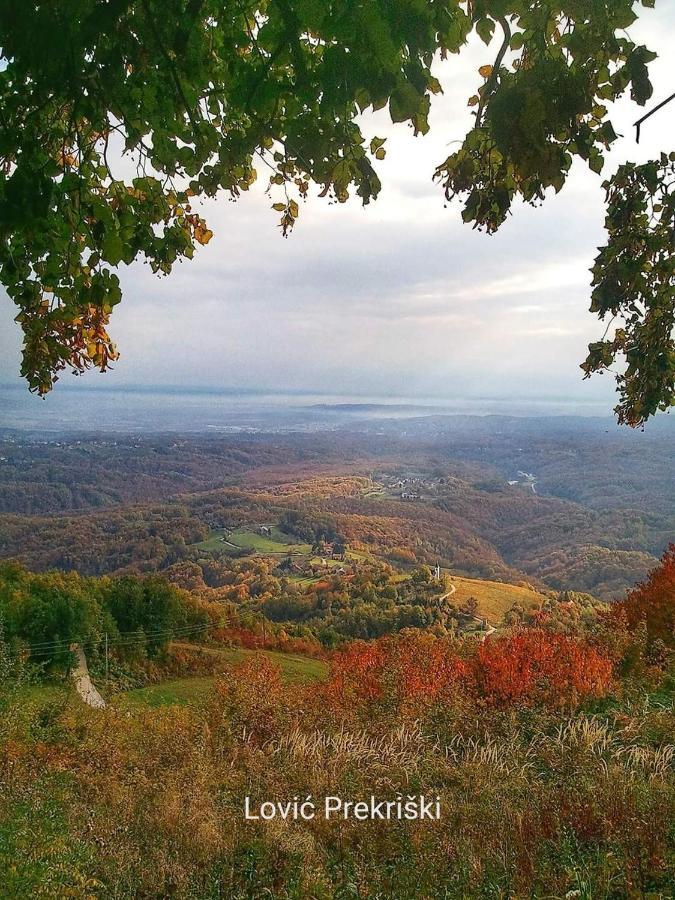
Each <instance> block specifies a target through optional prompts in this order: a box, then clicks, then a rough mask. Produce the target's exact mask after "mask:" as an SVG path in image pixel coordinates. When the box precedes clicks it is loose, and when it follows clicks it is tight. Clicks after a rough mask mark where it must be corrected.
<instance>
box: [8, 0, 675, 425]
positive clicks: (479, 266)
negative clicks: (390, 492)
mask: <svg viewBox="0 0 675 900" xmlns="http://www.w3.org/2000/svg"><path fill="white" fill-rule="evenodd" d="M658 7H659V4H657V9H655V10H649V9H642V10H641V16H640V20H639V22H638V23H636V25H635V26H634V27H633V28H631V30H630V33H631V36H632V37H633V39H634V40H636V41H639V42H643V43H645V44H647V45H648V46H649V47H650V48H651V49H653V50H655V51H656V52H658V53H660V58H659V59H658V60H656V62H655V63H653V64H652V67H651V74H652V81H653V84H654V97H653V100H652V102H651V104H650V105H653V104H655V103H657V102H658V101H660V100H661V99H664V98H665V97H666V96H668V94H670V93H671V92H672V79H671V77H670V76H671V71H670V66H669V64H668V58H667V52H668V49H669V47H670V46H673V44H674V43H675V10H673V9H672V8H671V9H670V10H668V9H666V4H665V3H661V5H660V8H658ZM493 56H494V49H493V48H486V47H484V46H483V45H482V44H481V43H480V42H474V43H473V44H472V45H471V48H470V50H469V51H468V52H466V53H464V54H462V56H461V57H459V58H451V59H450V60H448V61H447V62H444V63H442V64H439V65H438V67H437V73H436V74H437V76H438V77H439V79H440V80H441V83H442V85H443V89H444V91H445V93H444V95H443V96H442V97H439V98H435V100H434V102H433V103H432V112H431V117H430V122H431V131H430V133H429V134H428V135H427V136H426V137H419V138H414V137H413V136H412V132H411V131H410V130H409V129H408V128H407V127H406V126H402V125H396V126H394V125H392V124H391V122H390V121H389V116H388V113H387V111H386V110H384V111H381V112H379V113H377V114H375V115H369V116H367V117H365V119H364V121H366V129H365V131H366V134H367V135H368V136H369V137H372V136H375V135H377V136H380V137H386V138H387V143H386V149H387V158H386V160H384V161H383V162H381V163H379V168H378V172H379V174H380V177H381V179H382V183H383V188H382V193H381V195H380V198H379V199H378V200H377V201H376V202H375V203H373V204H371V205H370V206H369V207H366V208H365V209H364V208H363V207H361V206H360V201H359V198H357V197H352V198H350V201H349V202H348V203H347V204H345V205H342V206H340V205H329V204H328V203H327V201H326V200H321V199H318V198H317V197H316V193H317V191H316V190H314V191H313V195H312V196H311V197H310V200H309V201H308V202H307V203H306V204H302V205H301V209H300V218H299V220H298V223H297V225H296V228H295V232H294V233H293V234H292V235H291V237H290V238H289V239H288V240H283V239H282V237H281V235H280V232H279V229H278V227H277V224H278V216H277V214H276V213H274V212H273V211H272V210H271V209H270V205H271V202H272V201H271V199H270V198H269V197H268V196H266V194H265V187H266V184H267V178H266V176H265V171H264V166H262V165H261V167H260V169H259V172H258V178H259V180H258V183H257V185H256V186H255V188H254V189H253V190H252V191H251V192H250V193H249V195H248V196H247V195H243V196H242V197H241V198H240V200H239V201H238V202H237V203H236V204H233V203H230V202H228V201H227V199H226V198H225V197H224V196H221V197H220V198H219V199H218V200H216V201H212V202H209V203H205V204H204V205H203V206H202V207H201V209H203V210H204V212H205V213H206V218H207V220H208V222H209V225H210V227H211V228H212V229H213V230H214V232H215V236H214V238H213V240H212V241H211V243H210V244H209V245H208V246H206V247H204V248H200V249H199V251H198V253H197V254H196V256H195V259H194V260H193V261H192V262H185V263H183V264H179V265H177V266H176V267H175V269H174V272H173V273H172V275H171V276H169V277H168V278H163V279H159V278H157V277H156V276H153V275H152V274H151V272H150V270H149V268H148V267H146V266H143V265H142V264H134V265H132V266H131V267H128V268H126V267H124V266H122V267H121V268H120V270H119V274H120V278H121V281H122V286H123V291H124V298H123V301H122V303H121V305H120V306H119V307H118V308H117V309H116V310H115V311H114V314H113V317H112V320H111V328H110V331H111V334H112V336H113V339H114V340H115V341H116V342H117V343H118V344H119V346H120V349H121V352H122V356H121V359H120V361H119V362H118V363H117V364H116V365H115V368H114V371H111V372H109V373H107V374H106V375H105V376H101V375H98V374H96V373H88V374H87V375H86V376H84V378H82V379H74V378H72V377H71V376H69V375H68V374H67V373H64V374H63V375H62V377H61V380H60V382H59V383H58V385H57V386H56V388H55V391H56V392H59V391H60V390H63V388H64V387H66V389H67V390H68V392H69V393H70V391H71V390H77V389H80V388H81V387H83V386H86V387H87V388H89V387H92V388H93V387H105V388H107V389H113V390H114V389H115V388H118V387H119V388H123V387H130V386H138V385H147V386H150V385H178V386H182V387H198V386H199V387H206V388H228V389H231V388H240V389H251V388H262V389H265V388H269V389H274V390H304V391H308V392H322V393H332V394H337V395H361V396H364V395H365V396H369V395H372V396H378V395H385V396H401V397H444V398H445V397H447V398H450V397H481V396H483V397H493V396H521V397H542V396H556V397H569V398H573V399H576V400H578V401H579V402H580V403H585V402H589V403H590V402H593V403H599V404H603V405H604V404H606V409H607V412H608V413H609V412H610V411H611V409H612V407H613V406H614V404H615V397H614V382H613V380H612V379H611V378H610V377H609V376H605V377H604V378H598V377H596V378H594V379H592V380H591V381H586V382H584V381H582V375H581V372H580V370H579V363H580V362H581V361H582V359H583V358H584V357H585V355H586V346H587V344H588V343H589V341H592V340H597V339H599V338H600V337H601V336H602V332H603V326H602V325H601V323H599V322H598V320H597V319H596V318H595V317H594V316H593V315H592V314H590V313H589V312H588V306H589V302H590V301H589V297H590V287H589V284H590V274H589V271H588V270H589V268H590V267H591V265H592V263H593V259H594V257H595V255H596V248H597V247H598V246H599V245H601V244H602V243H604V239H605V238H604V229H603V219H604V203H603V191H602V187H601V182H602V178H598V177H597V176H595V175H593V174H592V173H590V172H589V171H588V170H587V169H584V167H583V166H581V165H580V164H578V163H577V164H575V168H574V170H573V172H572V175H571V176H570V178H569V180H568V183H567V185H566V187H565V188H564V190H563V191H562V193H561V194H560V195H559V196H553V195H551V196H549V197H548V198H547V201H546V203H545V204H544V206H543V207H542V208H539V209H533V208H531V207H529V206H518V207H517V208H516V210H515V215H514V216H513V217H512V218H511V219H510V220H509V221H508V222H507V223H506V224H505V225H504V226H503V228H502V230H501V231H500V233H499V234H497V235H496V236H494V237H487V236H486V235H484V234H480V233H478V232H474V231H472V230H471V228H470V227H469V226H466V225H464V224H462V222H461V217H460V211H459V206H458V204H448V205H447V206H448V208H445V206H446V204H445V203H444V198H443V194H442V190H441V188H440V186H439V185H438V184H433V183H432V180H431V176H432V174H433V171H434V169H435V166H436V165H437V164H438V163H440V162H441V161H442V160H443V159H445V157H446V156H447V155H448V153H449V152H450V149H451V148H450V145H451V144H453V142H456V141H459V140H461V138H462V137H463V136H464V134H465V132H466V130H467V129H468V127H469V126H470V122H471V118H470V117H471V111H470V109H469V108H468V107H467V105H466V103H467V99H468V97H469V96H470V95H471V94H472V93H474V91H475V88H476V87H477V85H478V84H479V83H480V81H481V79H480V76H479V75H478V72H477V69H478V67H479V66H480V65H482V64H483V63H486V62H490V61H492V57H493ZM674 114H675V110H674V109H673V108H671V107H667V108H665V109H664V110H663V112H662V113H660V114H659V115H657V116H655V117H654V118H652V119H651V120H650V121H649V123H648V124H647V125H646V126H645V127H644V129H643V134H642V140H641V144H640V145H639V146H637V145H636V143H635V131H634V128H633V127H632V125H633V122H634V121H635V119H636V118H638V117H639V115H640V112H639V107H637V106H636V105H635V104H633V103H631V102H630V100H624V101H623V102H622V103H621V104H618V105H617V107H616V109H615V111H614V113H613V121H614V125H615V127H616V130H617V132H618V133H619V134H621V135H623V140H620V141H618V142H617V145H616V150H615V151H614V152H613V153H612V154H611V155H610V156H609V157H608V161H607V164H606V167H605V172H604V174H605V175H608V174H610V173H612V172H613V171H614V170H615V169H616V167H617V165H618V164H620V163H621V162H623V161H624V160H626V159H630V160H632V161H635V162H641V161H644V160H646V159H648V158H652V157H653V156H654V155H655V154H658V153H660V152H661V151H662V150H666V149H671V147H670V142H669V141H668V142H667V141H666V139H667V138H671V137H672V134H673V130H674V129H673V116H674ZM13 316H14V311H13V307H12V305H11V303H10V302H9V300H8V298H7V296H6V294H5V293H4V291H2V290H0V382H3V383H5V384H6V383H10V384H20V383H21V380H20V379H19V377H18V374H17V373H18V371H19V366H20V350H21V334H20V329H19V327H18V326H17V325H15V324H14V322H13ZM36 403H37V400H36ZM46 403H47V404H48V403H49V398H47V401H46Z"/></svg>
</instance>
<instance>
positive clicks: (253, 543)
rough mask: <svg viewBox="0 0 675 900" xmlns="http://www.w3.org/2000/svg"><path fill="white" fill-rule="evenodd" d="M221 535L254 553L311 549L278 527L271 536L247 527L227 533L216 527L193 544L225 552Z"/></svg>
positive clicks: (295, 551)
mask: <svg viewBox="0 0 675 900" xmlns="http://www.w3.org/2000/svg"><path fill="white" fill-rule="evenodd" d="M223 537H225V539H226V540H227V541H228V543H229V544H234V546H235V547H240V548H241V549H242V550H251V551H253V552H255V553H284V554H286V553H291V554H296V553H309V552H310V551H311V549H312V548H311V547H310V545H309V544H301V543H297V541H295V540H294V539H293V538H292V537H289V535H287V534H284V533H283V532H282V531H279V529H278V528H273V529H272V536H271V537H269V538H268V537H265V536H264V535H262V534H258V532H257V531H251V530H249V529H248V528H238V529H237V530H236V531H232V532H230V533H229V534H228V533H227V532H226V531H224V530H223V529H217V530H215V531H213V532H212V533H211V534H210V535H209V536H208V538H207V539H206V540H205V541H201V542H200V543H199V544H195V545H194V546H195V548H196V549H198V550H210V551H213V550H217V551H220V552H223V553H226V552H227V549H228V544H226V543H223V541H222V538H223Z"/></svg>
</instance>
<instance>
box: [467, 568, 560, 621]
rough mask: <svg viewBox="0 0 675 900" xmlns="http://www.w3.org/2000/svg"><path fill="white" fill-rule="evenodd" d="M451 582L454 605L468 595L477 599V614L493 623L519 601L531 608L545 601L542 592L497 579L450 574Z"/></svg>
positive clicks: (499, 619) (524, 606)
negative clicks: (484, 579) (453, 587)
mask: <svg viewBox="0 0 675 900" xmlns="http://www.w3.org/2000/svg"><path fill="white" fill-rule="evenodd" d="M452 584H453V585H455V588H456V592H455V594H454V595H453V597H452V598H451V600H452V603H454V604H455V605H456V606H462V604H464V603H466V601H467V600H468V599H469V598H470V597H475V599H476V600H477V601H478V613H477V614H478V615H479V616H484V617H485V618H486V619H487V620H488V621H489V622H492V623H493V624H494V625H499V623H500V622H501V621H502V619H503V618H504V614H505V613H506V612H508V610H509V609H511V607H512V606H513V605H514V603H519V604H520V605H521V606H522V607H523V608H524V609H533V608H535V607H538V606H541V604H542V603H544V602H545V601H546V597H545V596H544V595H543V594H539V593H538V592H537V591H535V590H533V589H532V588H528V587H519V586H518V585H515V584H502V583H501V582H497V581H477V580H476V579H474V578H457V577H455V576H452Z"/></svg>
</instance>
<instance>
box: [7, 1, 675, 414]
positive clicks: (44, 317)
mask: <svg viewBox="0 0 675 900" xmlns="http://www.w3.org/2000/svg"><path fill="white" fill-rule="evenodd" d="M639 5H642V6H653V5H654V0H641V4H638V3H636V2H634V0H556V2H555V3H550V2H542V0H377V2H367V3H355V2H353V0H237V2H229V0H107V2H101V0H60V2H59V3H50V2H46V0H25V2H22V3H16V2H15V0H0V47H1V50H0V69H1V71H0V281H1V282H2V284H3V285H4V286H5V288H6V290H7V292H8V293H9V296H10V297H11V299H12V300H13V301H14V303H15V304H16V305H17V306H18V308H19V313H18V316H17V321H18V322H19V323H20V325H21V327H22V329H23V332H24V355H23V363H22V374H23V375H24V376H25V377H26V378H27V380H28V384H29V386H30V388H31V389H32V390H34V391H37V392H39V393H42V394H44V393H46V392H47V391H49V390H50V388H51V387H52V385H53V383H54V381H55V380H56V379H57V377H58V373H59V372H60V371H62V370H63V369H65V368H68V367H70V368H72V370H73V371H75V372H81V371H84V370H85V369H87V368H89V367H92V366H93V367H96V368H98V369H100V370H105V369H106V367H107V366H108V365H109V363H110V361H111V360H114V359H116V358H117V349H116V347H115V345H114V344H113V342H112V341H111V339H110V337H109V335H108V332H107V326H108V321H109V317H110V314H111V312H112V310H113V308H114V306H115V305H116V304H117V303H118V302H119V301H120V299H121V291H120V283H119V279H118V276H117V274H116V272H115V268H116V267H117V266H118V265H119V264H120V263H122V262H123V263H125V264H130V263H131V262H133V261H134V260H135V259H138V258H141V259H144V260H145V261H146V262H148V263H149V264H150V266H151V267H152V269H153V270H154V271H155V272H158V273H165V274H168V273H169V272H170V271H171V268H172V266H173V264H174V263H175V261H176V260H177V259H179V258H181V257H187V258H191V257H192V256H193V254H194V251H195V249H196V246H197V245H199V244H205V243H207V242H208V241H209V240H210V239H211V237H212V232H211V230H210V229H209V227H208V224H207V223H206V221H205V220H204V219H203V218H202V216H200V214H199V212H198V210H197V208H196V204H197V202H198V199H199V198H203V197H213V196H215V195H216V194H218V193H219V192H227V193H228V194H229V195H230V197H231V198H237V197H238V196H239V195H240V194H241V192H243V191H247V190H248V189H249V188H250V186H251V184H252V183H253V182H254V181H255V180H256V177H257V175H258V172H261V173H263V174H264V175H265V177H269V181H270V187H271V193H272V195H273V196H272V198H271V199H272V206H273V208H274V209H275V210H276V211H277V212H278V213H279V215H280V217H281V220H280V225H281V230H282V232H283V234H284V235H286V234H288V232H289V231H290V229H291V228H292V227H293V224H294V223H295V220H296V219H297V217H298V214H299V201H300V200H301V199H302V198H305V197H306V196H307V195H308V192H309V191H310V187H311V185H312V184H314V185H318V186H319V187H320V191H319V196H321V197H329V198H331V199H333V200H337V201H339V202H344V201H346V200H347V199H348V198H349V196H350V194H356V195H357V196H358V197H359V198H360V200H361V202H362V203H364V204H367V203H369V202H370V201H371V200H373V199H374V198H375V197H376V196H377V194H378V192H379V190H380V181H379V178H378V176H377V172H376V166H377V162H378V160H381V159H382V158H384V155H385V147H384V146H383V145H384V141H383V140H382V139H381V138H377V137H375V136H370V135H365V134H364V133H363V130H362V127H361V125H360V122H359V120H358V116H359V114H360V113H361V112H363V111H365V110H368V109H374V110H377V109H381V108H383V107H385V106H388V109H389V112H390V115H391V118H392V120H393V121H394V122H403V123H408V124H409V125H410V126H411V127H412V128H413V129H414V132H415V134H425V133H426V132H427V131H428V129H429V123H428V113H429V110H430V104H431V100H432V97H433V95H435V94H438V93H439V92H440V91H441V90H442V85H441V83H440V82H439V80H438V79H437V77H436V76H435V75H434V74H433V70H434V68H435V64H436V62H437V61H438V59H439V58H444V57H447V56H448V54H457V53H460V52H461V51H462V48H463V47H464V46H465V44H466V42H467V40H468V38H469V36H470V35H471V34H472V33H473V32H476V33H477V34H478V35H479V37H480V38H481V39H482V40H483V41H484V42H485V44H486V45H487V44H490V43H491V41H492V38H493V36H494V35H498V38H497V43H498V45H499V49H498V52H497V53H496V57H495V58H494V59H493V60H492V61H491V63H490V64H487V63H486V65H484V66H482V67H481V69H480V75H479V78H478V79H477V80H478V81H479V82H480V86H479V87H478V89H477V92H476V93H475V95H474V96H472V97H471V98H469V104H470V105H471V106H473V107H474V109H475V121H474V124H473V127H472V128H471V130H470V131H469V133H468V134H467V136H466V138H465V140H464V142H463V144H462V146H461V147H460V148H459V149H458V150H457V151H456V152H454V153H452V154H451V155H450V156H449V157H448V159H446V160H445V161H444V162H441V163H440V164H439V165H438V168H437V170H436V173H435V174H436V178H437V179H438V181H439V182H440V183H441V186H442V188H443V189H444V191H445V194H446V196H447V197H448V198H454V197H459V198H460V199H461V202H462V204H463V213H462V215H463V218H464V220H465V221H466V222H468V223H472V224H473V225H474V227H476V228H480V229H484V230H485V231H487V232H488V233H491V232H494V231H496V230H497V229H498V228H499V227H500V226H501V225H502V223H503V222H504V221H505V219H506V217H507V215H508V214H509V212H510V210H511V207H512V205H513V203H514V201H515V200H517V199H522V200H524V201H526V202H528V203H532V204H538V203H540V202H542V201H543V200H544V197H545V194H546V192H547V190H548V189H549V188H552V189H553V190H554V191H559V190H561V189H562V188H563V186H564V184H565V181H566V178H567V176H568V173H569V171H570V167H571V165H572V162H573V160H574V159H575V157H578V158H581V159H582V160H584V161H586V162H587V164H588V165H589V166H590V168H591V169H592V170H594V171H596V172H598V173H599V172H600V171H601V169H602V167H603V159H604V152H605V151H606V150H607V149H608V148H609V147H611V145H612V144H613V143H614V142H615V141H616V140H617V134H616V132H615V130H614V128H613V126H612V123H611V121H610V119H609V116H608V107H607V104H608V103H611V102H612V101H613V100H616V99H617V98H618V97H620V96H622V95H623V94H624V93H626V92H630V95H631V97H632V98H633V100H634V101H635V102H636V103H638V104H645V103H646V102H647V101H648V100H649V98H650V96H651V94H652V87H651V84H650V80H649V74H648V64H649V62H650V61H651V60H653V59H654V56H655V55H654V54H653V53H652V52H651V51H650V50H648V49H647V48H646V47H644V46H639V45H636V44H635V43H633V41H632V40H631V39H630V37H629V36H628V34H627V33H626V31H625V29H626V28H628V27H629V26H630V25H631V24H632V23H633V22H634V21H635V19H636V12H635V9H634V7H636V6H639ZM674 161H675V155H671V156H667V155H664V156H663V158H662V159H660V160H657V161H654V162H652V163H649V164H648V165H646V166H632V165H630V164H627V165H626V166H624V167H622V168H621V169H620V171H619V172H618V174H617V175H616V177H615V178H613V179H611V180H610V181H608V182H607V183H606V190H607V196H608V207H609V209H608V219H607V226H608V232H609V241H608V245H607V246H606V247H605V248H604V249H603V250H602V251H601V253H600V256H599V257H598V261H597V265H596V267H595V269H594V285H595V288H594V293H593V305H592V310H593V311H594V312H596V313H597V314H598V315H599V316H600V317H601V318H605V317H606V316H611V317H612V319H611V320H610V326H609V328H608V332H609V329H610V328H611V327H613V326H612V322H613V321H614V320H615V319H616V320H618V323H619V324H618V325H617V327H616V331H615V333H614V334H613V335H609V333H608V334H607V335H606V339H605V340H603V341H601V342H599V343H597V344H594V345H592V347H591V348H590V355H589V357H588V359H587V361H586V362H585V364H584V369H585V371H586V373H587V374H591V373H593V372H596V371H602V370H603V369H607V368H609V367H610V366H612V365H613V364H614V363H615V362H616V361H617V360H618V361H619V364H620V365H621V364H622V360H623V359H624V357H625V360H626V368H625V371H624V372H623V373H622V374H620V375H619V376H618V385H619V391H620V397H621V402H620V405H619V407H618V408H617V411H618V414H619V418H620V419H621V420H623V421H626V422H629V423H630V424H640V423H642V422H644V421H645V420H646V419H647V418H648V417H649V416H650V415H651V414H653V413H654V412H655V411H656V410H657V409H665V408H667V407H668V406H670V405H671V404H672V403H673V397H674V390H673V374H674V372H675V345H674V343H673V340H672V327H673V319H674V316H675V312H674V307H675V298H674V287H673V280H674V276H673V262H672V254H671V250H672V233H673V224H674V216H675V200H674V199H673V197H674V194H673V190H672V183H673V182H672V175H673V168H674Z"/></svg>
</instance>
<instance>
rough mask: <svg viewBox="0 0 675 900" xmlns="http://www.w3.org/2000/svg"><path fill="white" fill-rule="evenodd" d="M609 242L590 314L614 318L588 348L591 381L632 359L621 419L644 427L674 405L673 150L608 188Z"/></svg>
mask: <svg viewBox="0 0 675 900" xmlns="http://www.w3.org/2000/svg"><path fill="white" fill-rule="evenodd" d="M604 186H605V190H606V192H607V204H608V211H607V219H606V222H605V227H606V229H607V232H608V234H609V242H608V244H607V246H606V247H603V248H602V249H601V250H600V255H599V256H598V258H597V259H596V262H595V268H594V269H593V284H594V285H595V287H594V289H593V302H592V305H591V311H592V312H594V313H597V314H598V315H599V316H600V318H601V319H604V318H606V317H607V316H611V321H610V323H609V325H608V331H609V329H610V328H611V326H612V323H613V322H614V321H615V320H616V319H617V318H618V319H620V320H621V324H620V326H619V327H618V328H616V329H615V331H614V334H613V336H612V338H611V339H607V338H606V339H605V340H602V341H598V342H597V343H595V344H592V345H591V346H590V348H589V349H590V353H589V356H588V358H587V360H586V362H585V363H584V365H583V366H582V368H583V369H584V371H585V372H586V374H587V376H589V375H591V374H592V373H593V372H602V371H606V370H608V369H610V368H611V366H612V365H613V364H614V362H615V361H616V359H617V357H618V356H619V355H621V356H624V357H625V359H626V362H627V368H626V371H625V372H624V373H623V374H619V375H617V382H618V384H619V386H620V389H621V397H622V401H621V404H620V405H619V406H618V407H617V410H616V412H617V413H618V416H619V421H621V422H627V423H628V424H629V425H642V424H644V422H645V421H646V420H647V419H648V418H649V417H650V416H652V415H653V414H654V413H655V412H656V411H657V410H659V409H662V410H666V409H668V408H669V407H670V406H673V405H675V339H674V338H673V329H674V328H675V254H673V234H674V233H675V153H671V154H670V155H666V154H665V153H663V154H662V155H661V159H660V160H654V161H652V162H649V163H646V164H645V165H642V166H636V165H634V164H633V163H627V164H626V165H623V166H621V167H620V168H619V171H618V172H617V173H616V175H615V176H614V177H613V178H612V179H611V180H610V181H607V182H606V183H605V185H604Z"/></svg>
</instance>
